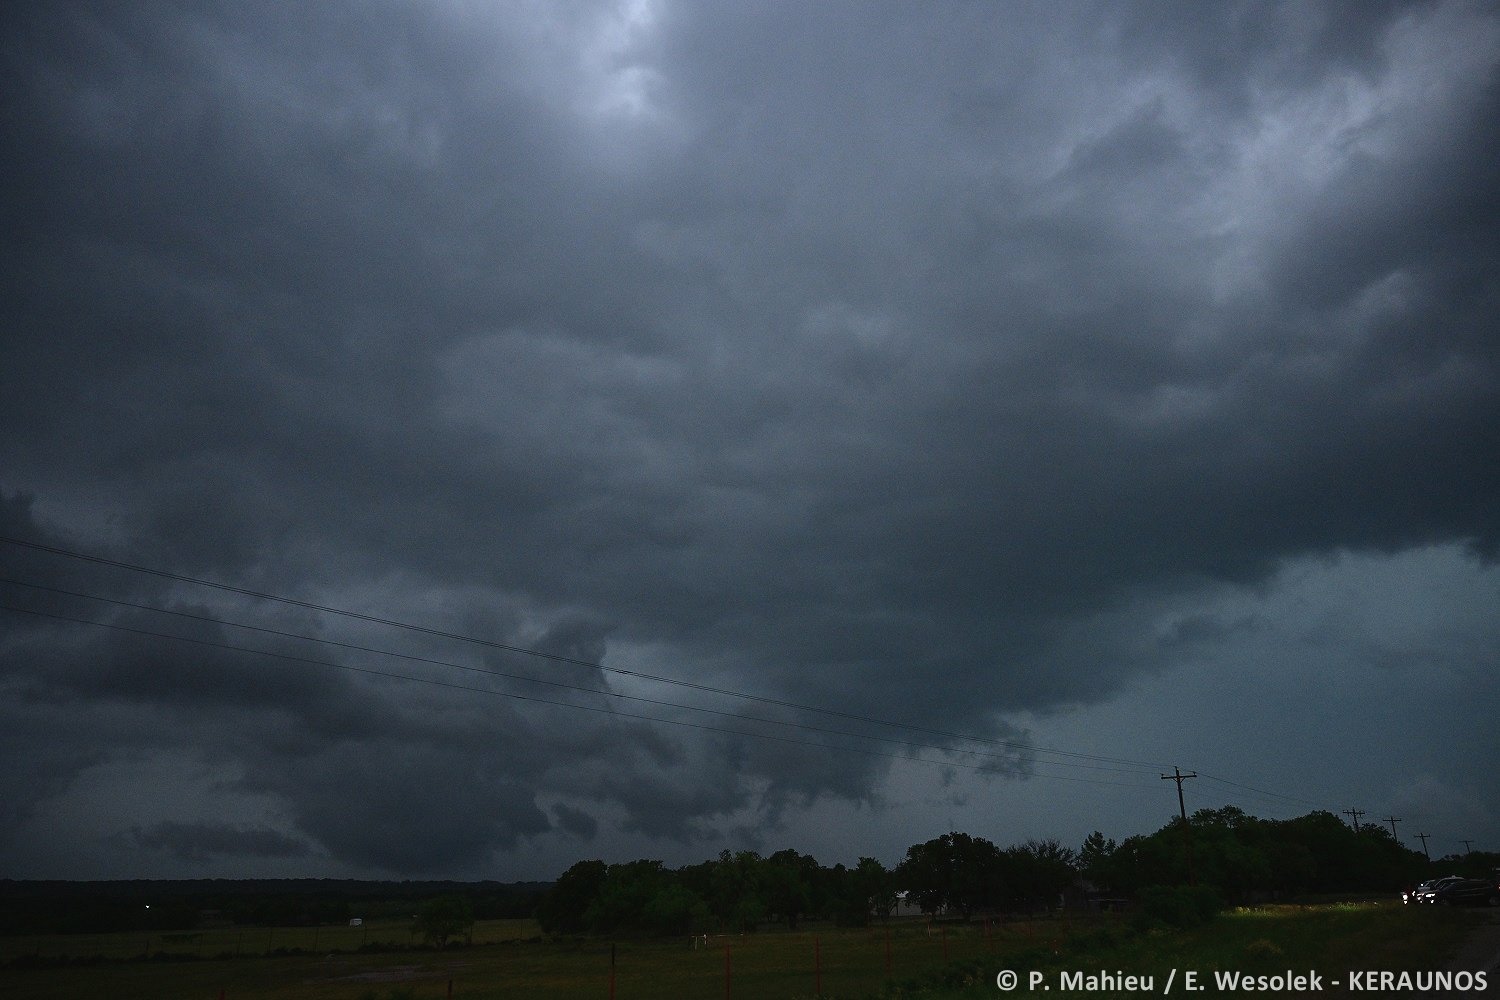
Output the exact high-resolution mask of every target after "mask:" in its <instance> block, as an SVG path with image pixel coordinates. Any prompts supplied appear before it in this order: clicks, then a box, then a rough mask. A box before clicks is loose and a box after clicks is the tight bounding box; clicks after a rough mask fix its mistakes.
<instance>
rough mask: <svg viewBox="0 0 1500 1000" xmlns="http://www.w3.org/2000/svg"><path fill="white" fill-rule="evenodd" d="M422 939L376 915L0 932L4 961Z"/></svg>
mask: <svg viewBox="0 0 1500 1000" xmlns="http://www.w3.org/2000/svg"><path fill="white" fill-rule="evenodd" d="M541 933H542V932H541V929H540V928H539V927H537V925H536V921H534V920H482V921H479V922H478V923H476V924H475V925H474V935H473V940H474V943H475V944H497V943H500V942H504V941H519V940H528V939H533V938H538V937H540V936H541ZM416 943H419V942H418V939H417V938H416V937H415V936H414V935H413V934H412V930H411V921H409V920H405V921H400V920H397V921H376V922H373V923H366V924H365V925H364V926H362V927H349V926H347V925H337V926H328V927H222V928H211V929H207V930H201V931H169V932H165V933H163V932H161V931H136V932H133V933H116V934H48V935H32V936H27V937H11V938H4V937H0V962H10V961H13V960H14V959H16V958H18V957H21V956H28V955H29V956H36V957H38V958H44V959H55V958H59V957H67V958H92V957H95V956H98V957H103V958H111V959H128V958H134V957H136V956H138V955H156V954H162V955H167V956H171V957H174V958H180V957H192V958H213V957H223V956H235V957H250V956H255V955H266V954H271V953H275V952H278V951H305V952H316V953H319V954H326V953H328V952H344V951H358V950H359V949H360V948H361V947H362V946H375V945H388V946H391V947H399V948H407V947H410V946H411V945H413V944H416Z"/></svg>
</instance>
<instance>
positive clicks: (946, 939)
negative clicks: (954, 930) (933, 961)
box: [943, 924, 948, 963]
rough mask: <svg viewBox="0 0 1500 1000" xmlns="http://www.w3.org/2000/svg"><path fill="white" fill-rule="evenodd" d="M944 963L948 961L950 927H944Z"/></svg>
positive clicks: (945, 925)
mask: <svg viewBox="0 0 1500 1000" xmlns="http://www.w3.org/2000/svg"><path fill="white" fill-rule="evenodd" d="M943 961H944V962H945V963H946V962H947V961H948V925H947V924H944V925H943Z"/></svg>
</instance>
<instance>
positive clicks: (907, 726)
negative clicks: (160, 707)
mask: <svg viewBox="0 0 1500 1000" xmlns="http://www.w3.org/2000/svg"><path fill="white" fill-rule="evenodd" d="M0 542H6V543H8V544H11V545H19V546H22V547H24V548H29V549H35V550H37V551H39V552H47V553H50V554H53V555H60V556H65V557H67V558H70V559H78V560H82V561H84V562H91V563H95V564H98V565H103V566H111V567H114V568H117V569H124V570H129V571H131V572H135V573H145V574H148V575H151V576H155V577H159V578H161V579H166V580H175V581H177V582H179V583H190V584H194V585H196V586H202V587H212V588H214V589H216V590H222V591H226V592H228V593H232V594H240V595H242V596H245V597H254V598H258V599H261V600H267V601H276V602H279V603H282V604H288V605H292V606H294V607H299V608H306V609H308V610H310V611H320V612H324V613H326V614H333V615H340V616H342V617H345V618H352V619H355V620H357V621H363V622H370V623H372V624H378V625H386V626H389V627H392V628H400V629H407V630H409V631H413V632H420V633H423V634H425V635H431V636H437V637H439V638H444V639H454V640H457V641H460V642H469V643H474V644H476V645H480V646H487V647H489V648H491V649H500V650H505V651H506V652H511V653H520V654H523V655H526V656H535V657H540V658H542V659H546V660H551V661H553V662H556V663H565V664H569V665H572V666H579V667H587V668H589V669H591V670H601V671H604V672H607V673H611V674H616V675H618V676H622V677H634V678H636V679H638V680H646V681H653V682H655V683H659V684H671V685H674V686H677V687H685V688H690V689H692V690H695V691H702V692H704V693H708V694H718V695H724V696H726V697H730V698H740V699H743V700H746V701H754V702H759V703H761V704H766V705H776V706H779V707H781V708H790V709H795V710H797V711H802V712H814V713H817V714H819V715H828V716H834V717H837V718H843V719H849V720H851V721H855V722H863V723H866V724H869V725H876V726H886V727H888V728H892V729H904V730H907V731H909V732H917V733H926V734H927V735H929V736H941V737H943V738H944V739H956V740H968V741H971V742H974V743H985V744H988V745H991V746H1001V747H1005V748H1006V749H1010V750H1026V751H1031V752H1043V753H1051V754H1056V755H1058V756H1063V757H1076V758H1078V759H1080V760H1097V761H1102V762H1104V763H1109V764H1127V765H1132V766H1135V767H1142V768H1150V769H1153V770H1154V769H1155V768H1158V767H1165V766H1166V765H1164V764H1160V763H1153V762H1150V761H1139V760H1128V759H1125V758H1120V757H1107V756H1102V755H1099V754H1088V753H1080V752H1077V751H1072V750H1056V749H1051V748H1047V747H1034V746H1030V745H1028V744H1025V743H1020V742H1016V741H1013V740H1000V739H993V738H987V737H982V736H968V735H965V734H963V733H954V732H949V731H946V730H941V729H930V728H928V727H925V726H918V725H913V724H911V723H904V722H895V721H891V720H888V719H878V718H874V717H871V716H865V715H858V714H855V713H852V712H842V711H839V710H837V709H832V708H819V707H818V706H816V705H805V704H801V703H799V702H793V701H785V700H783V699H780V698H771V697H768V696H765V695H755V694H749V693H746V692H743V691H735V690H732V689H729V688H721V687H715V686H713V685H709V684H699V683H697V682H695V681H686V680H681V679H680V678H675V677H665V676H661V675H659V674H648V673H644V672H642V671H637V670H627V669H624V668H621V667H609V666H605V665H604V664H602V663H598V662H595V661H593V660H585V659H580V658H578V657H572V656H564V655H562V654H560V653H549V652H546V651H544V650H540V649H531V648H528V647H526V646H517V645H513V644H511V643H504V642H498V641H495V640H493V639H483V638H479V637H477V636H471V635H464V634H462V633H459V632H449V631H446V630H443V629H436V628H430V627H428V626H426V625H416V624H413V623H411V622H403V621H398V620H396V619H392V618H381V617H379V616H377V615H368V614H364V613H362V612H359V611H350V610H348V609H345V608H338V607H333V606H331V605H326V604H315V603H313V602H311V601H303V600H299V599H297V598H293V597H286V596H283V595H280V594H274V593H270V592H268V591H260V590H250V589H248V588H245V587H236V586H233V585H230V584H227V583H219V582H217V581H214V580H205V579H202V578H200V577H194V576H187V575H185V574H182V573H174V572H171V571H169V570H164V569H157V568H154V567H150V566H141V565H138V564H136V563H128V562H124V561H122V560H119V559H110V558H107V557H105V556H99V555H93V554H90V553H87V552H78V551H75V550H73V549H65V548H62V547H60V546H56V545H46V544H43V543H41V542H34V541H29V540H27V539H23V538H15V537H12V536H9V535H0Z"/></svg>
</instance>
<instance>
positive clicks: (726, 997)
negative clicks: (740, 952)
mask: <svg viewBox="0 0 1500 1000" xmlns="http://www.w3.org/2000/svg"><path fill="white" fill-rule="evenodd" d="M729 982H730V977H729V942H727V941H726V942H724V1000H729Z"/></svg>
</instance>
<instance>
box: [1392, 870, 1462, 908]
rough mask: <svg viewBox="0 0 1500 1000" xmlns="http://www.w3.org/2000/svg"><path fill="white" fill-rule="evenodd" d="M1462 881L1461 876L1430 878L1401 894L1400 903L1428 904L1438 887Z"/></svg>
mask: <svg viewBox="0 0 1500 1000" xmlns="http://www.w3.org/2000/svg"><path fill="white" fill-rule="evenodd" d="M1462 879H1463V876H1462V875H1444V876H1443V877H1442V878H1430V879H1428V880H1427V881H1426V882H1423V883H1421V884H1420V885H1418V886H1417V887H1416V888H1415V889H1410V890H1408V891H1406V892H1403V893H1402V894H1401V902H1403V903H1430V902H1432V897H1433V894H1434V893H1436V892H1437V891H1438V888H1439V887H1441V886H1444V885H1447V884H1448V883H1449V882H1458V881H1462Z"/></svg>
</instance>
